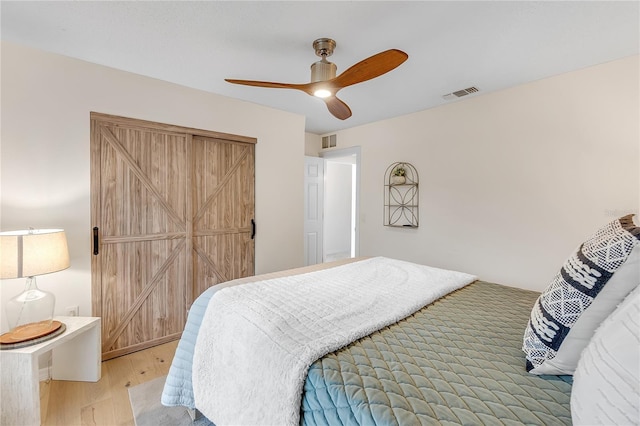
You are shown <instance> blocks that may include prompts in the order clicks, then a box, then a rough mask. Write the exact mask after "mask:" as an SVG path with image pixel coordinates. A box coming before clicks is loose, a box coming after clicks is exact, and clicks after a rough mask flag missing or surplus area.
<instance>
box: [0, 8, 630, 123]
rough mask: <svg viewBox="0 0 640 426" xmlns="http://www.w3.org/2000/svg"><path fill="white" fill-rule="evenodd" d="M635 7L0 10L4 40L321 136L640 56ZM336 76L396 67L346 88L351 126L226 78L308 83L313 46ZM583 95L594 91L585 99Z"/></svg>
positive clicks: (314, 106) (316, 106) (300, 96)
mask: <svg viewBox="0 0 640 426" xmlns="http://www.w3.org/2000/svg"><path fill="white" fill-rule="evenodd" d="M639 5H640V2H638V1H603V2H595V1H568V2H553V1H531V2H529V1H512V2H508V1H490V2H481V1H468V2H466V1H444V2H441V1H409V2H404V1H389V2H382V1H338V2H328V1H300V2H298V1H290V2H277V1H260V2H243V1H231V2H222V1H201V2H186V1H167V2H155V1H152V2H144V1H143V2H111V1H107V2H89V1H64V2H60V1H57V2H22V1H16V2H14V1H6V0H3V1H2V2H1V3H0V8H1V9H0V13H1V19H2V21H1V24H2V27H1V36H2V39H3V40H6V41H10V42H15V43H20V44H24V45H28V46H33V47H37V48H40V49H43V50H47V51H51V52H55V53H59V54H62V55H66V56H71V57H74V58H79V59H83V60H86V61H89V62H93V63H97V64H102V65H106V66H110V67H113V68H117V69H121V70H126V71H130V72H133V73H137V74H142V75H146V76H150V77H154V78H158V79H161V80H166V81H170V82H174V83H178V84H181V85H184V86H188V87H193V88H196V89H201V90H205V91H209V92H213V93H218V94H221V95H224V96H230V97H233V98H237V99H243V100H246V101H249V102H253V103H257V104H261V105H266V106H270V107H273V108H277V109H280V110H285V111H290V112H293V113H297V114H303V115H305V116H306V130H307V131H308V132H311V133H317V134H324V133H329V132H333V131H336V130H341V129H345V128H349V127H354V126H357V125H361V124H365V123H369V122H373V121H377V120H382V119H386V118H390V117H395V116H399V115H404V114H408V113H412V112H416V111H421V110H424V109H428V108H432V107H435V106H438V105H442V104H444V103H447V102H456V101H457V100H454V101H445V100H444V99H443V98H442V95H444V94H447V93H450V92H453V91H456V90H459V89H464V88H467V87H470V86H476V87H478V88H479V89H480V92H479V93H477V94H475V95H469V96H481V95H482V94H483V93H486V92H490V91H496V90H500V89H504V88H507V87H511V86H515V85H518V84H522V83H526V82H530V81H534V80H538V79H541V78H545V77H548V76H552V75H556V74H560V73H564V72H568V71H573V70H577V69H580V68H584V67H588V66H591V65H595V64H599V63H603V62H607V61H611V60H615V59H619V58H623V57H626V56H630V55H637V54H638V53H640V48H639V45H640V43H639V40H640V37H639V36H640V29H639V27H640V12H639V10H640V8H639ZM321 37H329V38H333V39H334V40H336V42H337V47H336V50H335V52H334V54H333V56H332V57H331V58H330V60H331V61H332V62H334V63H336V65H337V66H338V73H340V72H342V71H344V70H345V69H347V68H348V67H350V66H351V65H353V64H354V63H356V62H359V61H361V60H362V59H364V58H366V57H369V56H371V55H373V54H375V53H378V52H380V51H383V50H386V49H390V48H397V49H400V50H403V51H405V52H407V53H408V54H409V59H408V61H407V62H405V63H404V64H403V65H401V66H400V67H399V68H397V69H395V70H393V71H391V72H390V73H388V74H385V75H383V76H381V77H379V78H376V79H374V80H370V81H368V82H365V83H361V84H358V85H355V86H351V87H348V88H345V89H343V90H342V91H341V92H340V94H339V97H340V98H341V99H342V100H343V101H345V102H346V103H347V104H348V105H349V106H350V107H351V109H352V111H353V116H352V117H351V118H349V119H347V120H345V121H340V120H338V119H336V118H334V117H333V116H332V115H331V114H329V112H328V111H327V109H326V106H325V104H324V102H322V101H321V100H319V99H315V98H313V97H311V96H308V95H306V94H304V93H302V92H299V91H292V90H283V89H266V88H257V87H246V86H237V85H232V84H229V83H226V82H225V81H224V78H238V79H251V80H265V81H276V82H285V83H305V82H308V81H309V78H310V70H309V67H310V65H311V64H312V63H313V62H315V61H316V60H318V58H317V57H316V56H315V53H314V51H313V48H312V43H313V41H314V40H315V39H317V38H321ZM585 90H588V88H585Z"/></svg>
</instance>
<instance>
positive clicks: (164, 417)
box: [129, 376, 215, 426]
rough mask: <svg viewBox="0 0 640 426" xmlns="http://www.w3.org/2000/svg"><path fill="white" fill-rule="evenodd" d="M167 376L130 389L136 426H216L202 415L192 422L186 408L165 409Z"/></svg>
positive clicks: (130, 399)
mask: <svg viewBox="0 0 640 426" xmlns="http://www.w3.org/2000/svg"><path fill="white" fill-rule="evenodd" d="M166 379H167V377H166V376H162V377H158V378H156V379H153V380H151V381H148V382H145V383H142V384H140V385H137V386H134V387H132V388H129V401H130V402H131V409H132V410H133V419H134V422H135V424H136V426H193V425H195V426H215V425H214V424H213V423H211V422H210V421H209V419H207V418H206V417H204V416H203V415H202V414H200V413H198V418H196V420H195V421H194V422H192V421H191V417H189V413H187V409H186V408H184V407H165V406H164V405H162V403H161V402H160V397H161V396H162V388H163V387H164V382H165V380H166Z"/></svg>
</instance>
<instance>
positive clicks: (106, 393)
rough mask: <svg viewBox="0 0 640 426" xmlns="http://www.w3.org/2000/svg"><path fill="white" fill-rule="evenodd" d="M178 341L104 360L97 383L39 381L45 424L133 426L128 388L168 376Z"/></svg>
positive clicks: (64, 425) (60, 425) (45, 425)
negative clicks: (100, 376)
mask: <svg viewBox="0 0 640 426" xmlns="http://www.w3.org/2000/svg"><path fill="white" fill-rule="evenodd" d="M177 346H178V341H177V340H176V341H174V342H169V343H165V344H164V345H159V346H156V347H153V348H150V349H145V350H143V351H139V352H135V353H133V354H129V355H125V356H121V357H118V358H114V359H110V360H108V361H105V362H103V363H102V378H101V379H100V381H99V382H97V383H86V382H65V381H59V380H51V381H49V382H40V404H41V405H40V412H41V418H42V424H43V425H44V426H53V425H59V426H71V425H105V426H120V425H128V426H133V425H134V423H133V413H132V412H131V405H130V403H129V392H128V388H129V387H132V386H135V385H138V384H140V383H144V382H147V381H149V380H152V379H155V378H156V377H159V376H163V375H166V374H167V373H168V372H169V367H170V366H171V361H172V360H173V356H174V354H175V351H176V347H177Z"/></svg>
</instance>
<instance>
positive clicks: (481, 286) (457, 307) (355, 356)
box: [301, 281, 571, 425]
mask: <svg viewBox="0 0 640 426" xmlns="http://www.w3.org/2000/svg"><path fill="white" fill-rule="evenodd" d="M538 295H539V294H538V293H535V292H531V291H527V290H521V289H515V288H511V287H506V286H502V285H498V284H492V283H487V282H482V281H476V282H475V283H473V284H471V285H469V286H467V287H465V288H463V289H460V290H457V291H455V292H453V293H450V294H449V295H447V296H445V297H443V298H441V299H439V300H438V301H436V302H434V303H433V304H431V305H429V306H427V307H425V308H423V309H421V310H420V311H418V312H416V313H415V314H413V315H412V316H410V317H408V318H406V319H404V320H402V321H400V322H398V323H396V324H394V325H392V326H389V327H386V328H384V329H382V330H380V331H378V332H375V333H373V334H371V335H369V336H367V337H365V338H363V339H360V340H358V341H356V342H354V343H352V344H350V345H349V346H347V347H345V348H343V349H340V350H338V351H336V352H333V353H331V354H328V355H326V356H324V357H323V358H321V359H320V360H318V361H316V362H315V363H314V364H312V365H311V367H310V369H309V372H308V376H307V380H306V383H305V387H304V394H303V402H302V407H301V410H302V413H301V419H302V423H304V424H307V425H336V424H344V425H379V424H384V425H409V424H410V425H414V424H445V425H446V424H450V425H454V424H456V425H457V424H491V425H499V424H506V425H509V424H513V425H516V424H530V425H561V424H571V411H570V407H569V401H570V395H571V379H570V377H569V376H534V375H531V374H529V373H527V372H526V370H525V359H524V354H523V352H522V351H521V349H520V348H521V346H522V335H523V330H524V329H525V327H526V324H527V321H528V318H529V314H530V312H531V307H532V306H533V304H534V302H535V300H536V298H537V297H538Z"/></svg>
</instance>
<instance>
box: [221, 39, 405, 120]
mask: <svg viewBox="0 0 640 426" xmlns="http://www.w3.org/2000/svg"><path fill="white" fill-rule="evenodd" d="M335 47H336V42H335V41H334V40H332V39H330V38H319V39H318V40H316V41H314V42H313V48H314V50H315V51H316V55H318V56H320V57H321V58H322V60H320V61H318V62H315V63H314V64H312V65H311V82H310V83H303V84H295V83H273V82H269V81H254V80H235V79H229V78H227V79H225V81H228V82H229V83H234V84H243V85H246V86H257V87H271V88H276V89H296V90H301V91H303V92H305V93H307V94H309V95H312V96H316V97H319V98H322V99H323V100H324V101H325V103H326V104H327V108H328V109H329V112H330V113H331V114H333V115H334V116H335V117H336V118H339V119H340V120H345V119H347V118H349V117H351V109H350V108H349V106H348V105H347V104H345V103H344V102H343V101H341V100H340V99H338V97H337V96H336V94H337V93H338V91H339V90H340V89H344V88H345V87H347V86H351V85H353V84H357V83H362V82H363V81H367V80H371V79H372V78H376V77H379V76H381V75H382V74H385V73H388V72H389V71H391V70H392V69H394V68H396V67H398V66H399V65H400V64H402V63H403V62H404V61H406V60H407V58H408V57H409V55H407V54H406V53H404V52H403V51H401V50H398V49H389V50H385V51H384V52H380V53H378V54H376V55H373V56H370V57H368V58H367V59H364V60H362V61H360V62H358V63H357V64H355V65H352V66H351V67H350V68H349V69H347V70H346V71H345V72H343V73H342V74H340V75H339V76H337V77H336V70H337V67H336V64H334V63H332V62H329V61H327V58H328V57H329V56H331V55H332V54H333V49H335Z"/></svg>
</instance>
